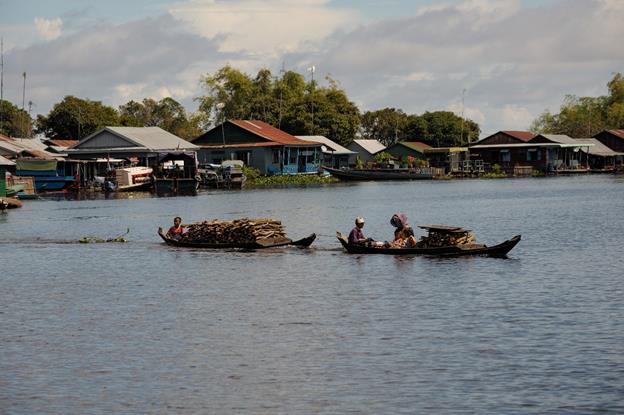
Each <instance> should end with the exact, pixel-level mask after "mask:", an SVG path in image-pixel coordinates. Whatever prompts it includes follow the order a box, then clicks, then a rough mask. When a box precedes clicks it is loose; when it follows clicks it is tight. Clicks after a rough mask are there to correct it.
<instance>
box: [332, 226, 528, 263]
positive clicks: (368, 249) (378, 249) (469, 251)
mask: <svg viewBox="0 0 624 415" xmlns="http://www.w3.org/2000/svg"><path fill="white" fill-rule="evenodd" d="M336 237H337V238H338V240H339V241H340V243H341V244H342V246H343V247H344V249H345V250H346V251H347V252H348V253H350V254H386V255H428V256H441V257H455V256H470V255H477V256H490V257H495V258H505V257H506V256H507V254H508V253H509V251H511V250H512V249H513V248H514V247H515V246H516V245H517V244H518V242H520V239H521V236H520V235H516V236H514V237H513V238H511V239H509V240H507V241H505V242H502V243H500V244H498V245H493V246H487V245H482V244H468V245H450V246H436V247H418V246H417V247H414V248H398V247H385V246H374V245H369V244H350V243H349V242H348V240H347V239H346V238H345V237H344V236H343V235H342V234H341V233H340V232H336Z"/></svg>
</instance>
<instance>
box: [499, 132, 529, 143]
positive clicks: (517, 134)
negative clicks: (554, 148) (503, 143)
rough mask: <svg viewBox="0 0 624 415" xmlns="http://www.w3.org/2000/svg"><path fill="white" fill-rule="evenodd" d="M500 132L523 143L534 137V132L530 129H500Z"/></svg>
mask: <svg viewBox="0 0 624 415" xmlns="http://www.w3.org/2000/svg"><path fill="white" fill-rule="evenodd" d="M501 133H503V134H507V135H509V136H512V137H513V138H517V139H518V140H520V141H524V142H525V143H526V142H527V141H529V140H531V139H532V138H533V137H535V134H533V133H532V132H530V131H501Z"/></svg>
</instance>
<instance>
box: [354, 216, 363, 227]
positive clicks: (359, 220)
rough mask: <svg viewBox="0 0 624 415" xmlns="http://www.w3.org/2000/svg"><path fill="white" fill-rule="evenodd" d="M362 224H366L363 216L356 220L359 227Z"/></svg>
mask: <svg viewBox="0 0 624 415" xmlns="http://www.w3.org/2000/svg"><path fill="white" fill-rule="evenodd" d="M360 223H364V218H363V217H361V216H358V217H357V218H355V224H356V225H359V224H360Z"/></svg>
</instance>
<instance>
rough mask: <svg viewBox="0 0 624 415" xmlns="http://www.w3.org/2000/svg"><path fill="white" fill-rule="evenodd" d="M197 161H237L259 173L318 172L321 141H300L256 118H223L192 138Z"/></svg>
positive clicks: (204, 162) (216, 162)
mask: <svg viewBox="0 0 624 415" xmlns="http://www.w3.org/2000/svg"><path fill="white" fill-rule="evenodd" d="M192 143H193V144H195V145H197V146H199V147H200V149H199V151H198V161H199V163H200V164H209V163H214V164H220V163H221V162H223V161H224V160H241V161H243V162H244V163H245V165H247V166H251V167H254V168H256V169H258V170H259V171H260V173H261V174H265V175H273V174H300V173H318V171H319V168H320V162H321V159H322V154H323V153H322V149H321V146H322V144H321V143H318V142H314V141H305V140H301V139H299V138H297V137H295V136H292V135H290V134H288V133H287V132H285V131H282V130H280V129H278V128H275V127H273V126H272V125H270V124H267V123H265V122H263V121H259V120H227V121H225V122H224V123H222V124H220V125H217V126H215V127H214V128H212V129H210V130H209V131H207V132H206V133H204V134H202V135H201V136H199V137H197V138H195V139H194V140H192Z"/></svg>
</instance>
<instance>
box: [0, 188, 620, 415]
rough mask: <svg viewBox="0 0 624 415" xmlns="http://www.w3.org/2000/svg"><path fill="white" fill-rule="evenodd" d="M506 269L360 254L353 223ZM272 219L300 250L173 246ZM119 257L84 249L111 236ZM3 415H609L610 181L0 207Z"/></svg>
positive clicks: (616, 351)
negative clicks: (361, 220)
mask: <svg viewBox="0 0 624 415" xmlns="http://www.w3.org/2000/svg"><path fill="white" fill-rule="evenodd" d="M395 211H401V212H405V213H406V214H407V215H408V217H409V218H410V222H411V224H412V225H418V224H431V223H446V224H453V225H461V226H464V227H467V228H470V229H473V230H474V231H475V233H476V235H477V239H478V240H480V241H482V242H485V243H488V244H494V243H498V242H501V241H503V240H505V239H508V238H510V237H511V236H513V235H515V234H522V241H521V242H520V244H519V245H518V246H517V247H516V248H515V249H514V250H513V251H511V253H510V255H509V259H493V258H480V257H479V258H453V259H436V258H427V257H393V256H381V255H380V256H358V255H348V254H346V253H344V252H343V251H342V250H341V249H340V247H339V244H338V242H337V241H336V239H335V238H334V236H333V235H334V234H335V230H341V231H342V232H348V231H349V230H350V229H351V228H352V223H353V219H354V218H355V217H356V216H364V217H365V218H366V226H365V228H364V230H365V234H366V235H367V236H373V237H375V238H376V239H381V240H383V239H389V238H391V235H392V229H391V226H390V224H389V219H390V216H391V215H392V213H394V212H395ZM176 215H180V216H182V217H183V219H184V221H185V222H190V221H197V220H203V219H212V218H221V219H227V218H236V217H242V216H249V217H273V218H279V219H281V220H282V221H283V223H284V224H285V226H286V228H287V230H288V233H289V235H290V236H291V237H293V238H299V237H301V236H305V235H307V234H309V233H311V232H317V233H318V234H319V238H318V239H317V241H316V242H315V243H314V245H313V247H312V248H311V249H307V250H300V249H297V248H288V249H275V250H269V251H261V252H238V251H228V252H210V251H201V250H188V249H178V248H173V247H168V246H166V245H164V244H163V243H161V241H160V240H159V238H158V236H157V235H156V229H157V227H158V226H170V224H171V222H172V218H173V216H176ZM127 228H129V229H130V232H129V234H128V235H127V238H128V239H129V242H128V243H126V244H114V243H109V244H78V243H75V242H76V241H77V240H79V239H81V238H83V237H85V236H93V237H100V238H110V237H114V236H117V235H119V234H122V233H125V232H126V229H127ZM0 235H1V241H0V261H1V264H2V265H0V284H1V290H0V413H2V414H4V413H7V414H34V413H38V414H48V413H49V414H84V413H89V414H90V413H94V414H101V413H180V414H187V413H188V414H195V413H228V414H230V413H241V414H258V413H262V414H293V413H304V414H308V413H327V414H335V413H362V414H382V413H383V414H390V413H406V414H411V413H478V414H484V413H505V414H514V413H517V414H526V413H536V414H538V413H539V414H544V413H553V414H561V413H570V414H578V413H623V412H624V296H623V294H624V286H623V278H624V277H623V276H622V274H623V272H622V270H623V269H624V255H623V254H624V251H623V248H622V247H623V246H624V245H623V243H622V241H623V237H624V178H623V177H617V176H586V177H562V178H541V179H540V178H537V179H510V180H465V181H429V182H411V183H360V184H351V185H334V186H327V187H309V188H289V189H273V190H246V191H242V192H216V191H215V192H207V193H203V194H200V195H199V196H197V197H177V198H149V197H147V198H146V197H143V198H141V197H140V195H130V196H129V197H128V198H125V199H108V200H105V199H94V200H71V201H67V200H44V201H28V202H26V203H25V206H24V207H23V208H22V209H20V210H16V211H11V212H8V213H5V214H1V215H0Z"/></svg>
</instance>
